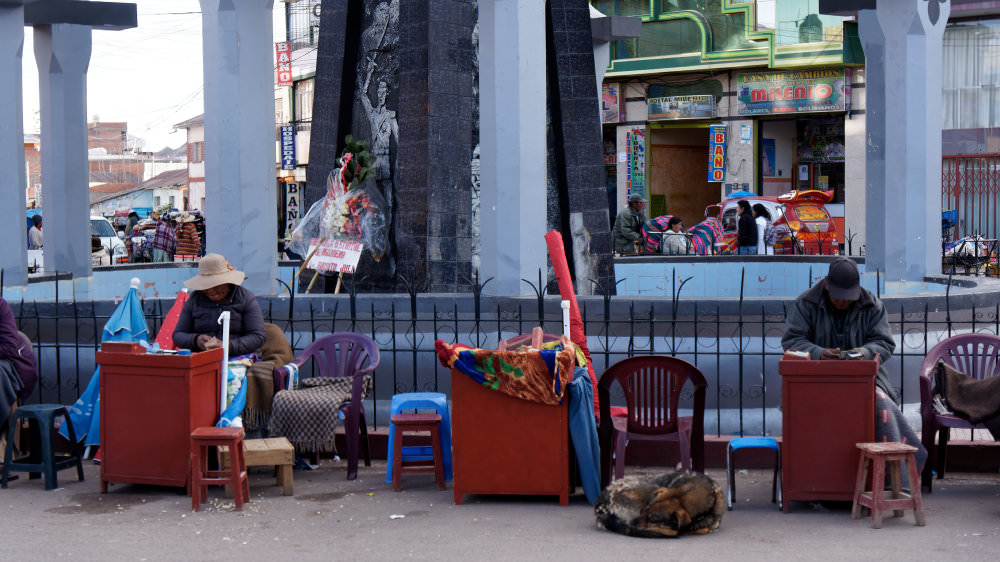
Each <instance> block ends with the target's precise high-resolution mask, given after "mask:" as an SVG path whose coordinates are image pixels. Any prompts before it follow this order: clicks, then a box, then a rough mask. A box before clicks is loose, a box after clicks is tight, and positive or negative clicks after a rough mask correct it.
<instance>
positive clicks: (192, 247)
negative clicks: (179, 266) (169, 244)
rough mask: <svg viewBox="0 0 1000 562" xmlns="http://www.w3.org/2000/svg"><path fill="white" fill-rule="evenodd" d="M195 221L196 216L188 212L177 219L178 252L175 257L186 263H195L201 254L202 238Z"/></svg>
mask: <svg viewBox="0 0 1000 562" xmlns="http://www.w3.org/2000/svg"><path fill="white" fill-rule="evenodd" d="M194 220H195V217H194V215H192V214H191V213H188V212H183V213H181V214H180V216H178V217H177V252H176V253H175V254H174V256H175V257H180V258H181V259H183V260H184V261H195V260H197V259H198V256H199V255H200V254H201V238H200V237H199V236H198V229H197V228H196V227H195V226H194Z"/></svg>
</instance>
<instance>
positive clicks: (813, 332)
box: [781, 281, 900, 404]
mask: <svg viewBox="0 0 1000 562" xmlns="http://www.w3.org/2000/svg"><path fill="white" fill-rule="evenodd" d="M833 311H834V308H833V305H831V304H830V301H829V299H828V298H827V294H826V283H825V281H821V282H819V283H817V284H816V285H814V286H813V287H812V288H811V289H809V290H808V291H806V292H804V293H802V294H801V295H799V297H798V298H797V299H795V302H794V303H793V304H792V306H791V308H790V309H789V311H788V317H787V318H786V319H785V335H784V336H783V337H782V338H781V346H782V347H783V348H785V350H789V349H792V350H795V351H807V352H809V355H810V357H811V358H812V359H819V358H820V355H821V354H822V353H823V350H824V349H826V348H839V349H840V350H842V351H847V350H850V349H860V350H862V351H863V352H864V355H865V359H874V358H875V355H878V356H879V368H878V376H877V377H876V378H875V384H877V385H878V387H879V388H881V389H882V391H883V392H885V393H886V394H887V395H888V396H889V398H891V399H892V401H893V402H895V403H896V404H899V403H900V402H899V396H898V395H897V394H896V390H895V389H894V388H893V387H892V385H891V384H889V374H888V373H887V372H886V370H885V363H886V361H888V360H889V359H890V358H891V357H892V352H893V351H895V350H896V341H895V340H894V339H893V338H892V332H890V331H889V320H888V316H887V314H886V312H885V305H883V304H882V301H880V300H879V299H877V298H876V297H875V295H873V294H871V292H869V291H867V290H865V289H863V288H862V289H861V298H860V299H858V301H857V302H855V303H854V304H853V305H851V307H850V308H849V309H848V310H847V311H846V314H845V315H844V322H843V326H841V327H838V326H837V319H836V317H835V316H834V313H833Z"/></svg>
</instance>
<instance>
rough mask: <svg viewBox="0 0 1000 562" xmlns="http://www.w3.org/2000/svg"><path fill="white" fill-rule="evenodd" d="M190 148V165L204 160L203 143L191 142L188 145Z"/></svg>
mask: <svg viewBox="0 0 1000 562" xmlns="http://www.w3.org/2000/svg"><path fill="white" fill-rule="evenodd" d="M190 147H191V155H190V161H191V163H197V162H202V161H204V160H205V143H204V142H193V143H191V144H190Z"/></svg>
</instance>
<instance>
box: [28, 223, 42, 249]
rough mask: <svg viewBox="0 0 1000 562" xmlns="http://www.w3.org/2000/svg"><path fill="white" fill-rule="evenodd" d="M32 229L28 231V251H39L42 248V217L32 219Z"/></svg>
mask: <svg viewBox="0 0 1000 562" xmlns="http://www.w3.org/2000/svg"><path fill="white" fill-rule="evenodd" d="M31 224H32V227H31V228H29V229H28V249H29V250H37V249H39V248H41V247H42V215H35V216H33V217H31Z"/></svg>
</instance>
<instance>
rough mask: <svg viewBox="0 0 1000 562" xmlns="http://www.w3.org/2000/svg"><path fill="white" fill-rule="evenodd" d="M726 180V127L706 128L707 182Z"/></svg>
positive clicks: (714, 126) (713, 126)
mask: <svg viewBox="0 0 1000 562" xmlns="http://www.w3.org/2000/svg"><path fill="white" fill-rule="evenodd" d="M725 179H726V126H725V125H712V126H711V127H709V128H708V181H719V182H721V181H725Z"/></svg>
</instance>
